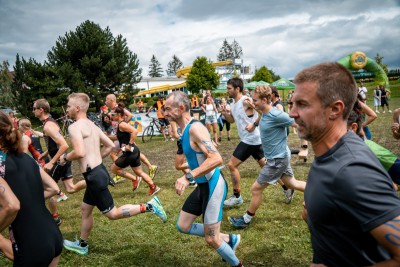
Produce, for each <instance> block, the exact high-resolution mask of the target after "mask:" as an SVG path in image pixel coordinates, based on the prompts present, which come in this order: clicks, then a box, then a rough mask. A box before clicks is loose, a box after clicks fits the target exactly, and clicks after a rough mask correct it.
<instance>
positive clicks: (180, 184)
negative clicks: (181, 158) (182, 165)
mask: <svg viewBox="0 0 400 267" xmlns="http://www.w3.org/2000/svg"><path fill="white" fill-rule="evenodd" d="M188 185H189V181H188V179H186V177H185V176H182V177H181V178H179V179H178V180H176V182H175V191H176V193H177V194H178V195H179V196H182V195H183V192H185V189H186V187H187V186H188Z"/></svg>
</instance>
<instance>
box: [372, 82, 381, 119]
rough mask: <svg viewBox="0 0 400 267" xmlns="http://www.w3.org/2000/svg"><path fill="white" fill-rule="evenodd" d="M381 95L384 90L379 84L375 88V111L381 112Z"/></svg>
mask: <svg viewBox="0 0 400 267" xmlns="http://www.w3.org/2000/svg"><path fill="white" fill-rule="evenodd" d="M381 96H382V92H381V90H380V89H379V85H377V86H376V87H375V89H374V107H375V113H379V107H380V106H381Z"/></svg>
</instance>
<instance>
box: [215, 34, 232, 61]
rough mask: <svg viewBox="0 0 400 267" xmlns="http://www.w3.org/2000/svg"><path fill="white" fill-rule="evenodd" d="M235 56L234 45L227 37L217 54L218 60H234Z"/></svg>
mask: <svg viewBox="0 0 400 267" xmlns="http://www.w3.org/2000/svg"><path fill="white" fill-rule="evenodd" d="M233 58H234V54H233V49H232V46H231V45H230V44H229V43H228V41H227V40H226V39H225V40H224V41H223V43H222V47H221V48H220V49H219V53H218V55H217V60H218V61H225V60H232V59H233Z"/></svg>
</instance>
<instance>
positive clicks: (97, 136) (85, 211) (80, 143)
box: [62, 93, 167, 255]
mask: <svg viewBox="0 0 400 267" xmlns="http://www.w3.org/2000/svg"><path fill="white" fill-rule="evenodd" d="M88 108H89V96H88V95H86V94H84V93H73V94H71V95H70V96H69V97H68V108H67V113H68V116H70V117H71V118H72V119H74V120H76V122H75V123H73V124H72V125H71V126H70V127H69V128H68V132H69V134H70V136H71V143H72V146H73V150H72V151H71V152H69V153H65V154H64V155H63V157H62V163H66V162H69V161H72V160H76V161H77V162H78V164H79V169H80V171H81V172H82V174H83V176H84V177H85V180H86V182H87V185H88V187H87V188H86V191H85V194H84V196H83V202H82V205H81V210H82V224H81V233H80V239H79V240H75V241H69V240H64V247H65V248H66V249H68V250H71V251H73V252H75V253H77V254H80V255H87V254H88V253H89V245H88V238H89V235H90V232H91V230H92V228H93V209H94V207H97V208H98V209H99V210H100V211H101V212H102V213H103V215H104V216H106V217H107V218H108V219H110V220H118V219H123V218H129V217H132V216H135V215H138V214H140V213H145V212H151V213H153V214H155V215H157V216H158V217H160V218H161V220H162V221H163V222H165V221H166V220H167V214H166V213H165V211H164V208H163V206H162V205H161V202H160V200H159V199H158V197H154V198H152V199H151V200H150V201H149V202H147V203H142V204H136V205H132V204H126V205H123V206H121V207H119V208H117V207H115V206H114V200H113V197H112V195H111V193H110V191H109V190H108V187H107V186H108V184H109V180H110V179H111V177H110V175H109V174H108V172H107V169H106V168H105V167H104V165H103V163H102V159H103V158H104V157H106V156H108V155H109V154H110V153H111V151H112V149H113V147H114V144H113V142H112V141H111V140H110V139H109V138H108V137H107V136H106V135H105V134H104V133H103V132H102V131H101V129H100V128H99V127H97V126H96V125H95V124H94V123H93V122H92V121H90V120H89V119H88V118H87V115H86V112H87V110H88ZM101 144H102V145H103V148H102V149H101V150H100V146H101Z"/></svg>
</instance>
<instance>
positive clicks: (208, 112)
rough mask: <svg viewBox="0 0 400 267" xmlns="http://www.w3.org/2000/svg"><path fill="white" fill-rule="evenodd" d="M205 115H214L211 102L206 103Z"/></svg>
mask: <svg viewBox="0 0 400 267" xmlns="http://www.w3.org/2000/svg"><path fill="white" fill-rule="evenodd" d="M206 116H207V117H211V116H215V110H214V106H213V105H212V104H206Z"/></svg>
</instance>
